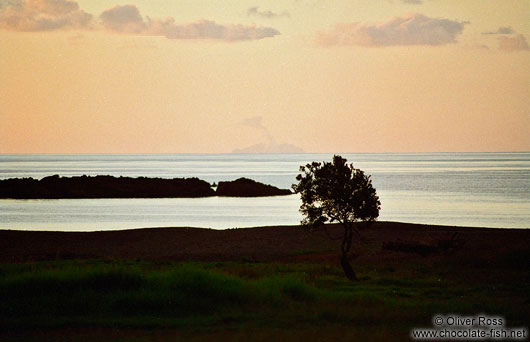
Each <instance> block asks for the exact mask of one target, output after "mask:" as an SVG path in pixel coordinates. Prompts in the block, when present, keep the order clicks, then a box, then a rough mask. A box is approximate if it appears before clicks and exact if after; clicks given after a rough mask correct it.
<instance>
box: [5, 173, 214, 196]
mask: <svg viewBox="0 0 530 342" xmlns="http://www.w3.org/2000/svg"><path fill="white" fill-rule="evenodd" d="M207 196H215V191H214V190H213V189H212V188H211V186H210V184H209V183H208V182H205V181H203V180H200V179H198V178H174V179H163V178H146V177H139V178H130V177H119V178H118V177H113V176H95V177H88V176H81V177H59V176H57V175H55V176H50V177H45V178H43V179H41V180H37V179H33V178H22V179H19V178H12V179H6V180H0V198H14V199H37V198H173V197H207Z"/></svg>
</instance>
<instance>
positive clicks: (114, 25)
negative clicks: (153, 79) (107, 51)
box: [0, 0, 280, 41]
mask: <svg viewBox="0 0 530 342" xmlns="http://www.w3.org/2000/svg"><path fill="white" fill-rule="evenodd" d="M0 1H1V0H0ZM99 20H100V22H99V23H95V20H93V16H92V15H91V14H89V13H86V12H84V11H83V10H81V9H80V8H79V5H78V4H77V2H75V1H70V0H25V1H24V0H12V1H1V2H0V29H7V30H13V31H52V30H67V29H77V30H81V29H83V30H85V29H92V28H95V27H96V24H97V25H98V26H99V28H103V29H105V30H108V31H111V32H119V33H123V34H133V35H150V36H163V37H166V38H168V39H214V40H223V41H242V40H257V39H263V38H267V37H274V36H276V35H279V34H280V32H278V31H277V30H276V29H274V28H271V27H259V26H256V25H233V24H228V25H223V24H217V23H216V22H214V21H211V20H200V21H197V22H194V23H189V24H177V23H175V20H174V19H173V18H165V19H151V18H149V17H147V18H145V19H144V18H143V17H142V15H141V14H140V11H139V10H138V8H137V7H136V6H135V5H124V6H114V7H112V8H109V9H107V10H105V11H103V13H101V15H100V16H99Z"/></svg>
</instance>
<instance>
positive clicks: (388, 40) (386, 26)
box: [317, 13, 468, 47]
mask: <svg viewBox="0 0 530 342" xmlns="http://www.w3.org/2000/svg"><path fill="white" fill-rule="evenodd" d="M466 24H468V22H462V21H455V20H450V19H443V18H430V17H427V16H425V15H423V14H419V13H412V14H408V15H405V16H402V17H394V18H392V19H390V20H389V21H387V22H382V23H374V24H363V23H357V22H355V23H345V24H338V25H336V26H335V27H333V28H332V29H331V30H329V31H326V32H320V33H318V35H317V43H318V44H319V45H322V46H334V45H359V46H375V47H383V46H399V45H445V44H451V43H456V38H457V36H458V35H460V34H461V33H462V31H463V30H464V26H465V25H466Z"/></svg>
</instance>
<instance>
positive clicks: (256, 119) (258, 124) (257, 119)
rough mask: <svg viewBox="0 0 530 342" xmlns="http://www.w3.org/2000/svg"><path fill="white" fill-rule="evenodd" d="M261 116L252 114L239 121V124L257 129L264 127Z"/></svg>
mask: <svg viewBox="0 0 530 342" xmlns="http://www.w3.org/2000/svg"><path fill="white" fill-rule="evenodd" d="M262 122H263V117H262V116H253V117H251V118H248V119H245V120H243V121H241V124H242V125H244V126H248V127H253V128H258V129H265V130H266V128H265V126H263V123H262Z"/></svg>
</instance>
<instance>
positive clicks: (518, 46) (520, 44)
mask: <svg viewBox="0 0 530 342" xmlns="http://www.w3.org/2000/svg"><path fill="white" fill-rule="evenodd" d="M498 40H499V50H503V51H528V50H530V46H529V45H528V42H527V41H526V38H525V36H523V35H522V34H518V35H515V36H514V37H508V36H501V37H498Z"/></svg>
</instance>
